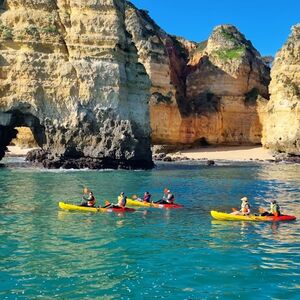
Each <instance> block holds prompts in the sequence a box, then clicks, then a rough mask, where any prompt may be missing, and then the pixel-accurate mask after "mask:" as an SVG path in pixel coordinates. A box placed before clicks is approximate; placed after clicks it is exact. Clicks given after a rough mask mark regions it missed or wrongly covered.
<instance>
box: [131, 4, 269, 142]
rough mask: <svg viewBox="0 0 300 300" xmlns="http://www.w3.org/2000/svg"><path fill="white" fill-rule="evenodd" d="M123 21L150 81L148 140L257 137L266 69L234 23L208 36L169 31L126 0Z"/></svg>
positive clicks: (249, 139) (257, 139) (265, 90)
mask: <svg viewBox="0 0 300 300" xmlns="http://www.w3.org/2000/svg"><path fill="white" fill-rule="evenodd" d="M126 27H127V30H128V32H130V34H131V35H132V38H133V40H134V42H135V44H136V46H137V49H138V53H139V60H140V62H141V63H143V64H144V65H145V67H146V70H147V73H148V75H149V77H150V79H151V81H152V88H151V95H152V96H151V102H150V119H151V127H152V140H153V143H168V144H177V143H182V144H185V143H194V142H197V141H204V140H206V141H207V142H209V143H215V144H220V143H228V144H235V143H260V141H261V131H262V129H261V120H260V116H259V113H258V112H259V111H262V110H263V104H265V101H260V102H259V103H258V101H257V99H258V97H259V96H262V97H263V98H265V99H268V97H269V93H268V84H269V81H270V74H269V73H270V70H269V67H268V66H267V65H266V63H265V62H264V61H263V59H262V58H261V56H260V54H259V53H258V52H257V51H256V50H255V48H254V47H253V46H252V44H251V42H249V41H247V40H246V39H245V37H244V36H243V35H242V34H241V33H240V32H238V30H237V29H236V28H235V27H234V26H230V25H224V26H218V27H216V28H215V29H214V31H213V33H212V35H211V36H210V37H209V39H208V41H205V42H202V43H195V42H189V41H186V40H185V39H183V38H178V37H172V36H170V35H168V34H167V33H165V32H164V31H163V30H162V29H160V28H159V27H158V26H157V25H156V24H155V22H154V21H153V20H152V19H151V18H150V17H149V15H148V14H147V12H145V11H140V10H137V9H136V8H135V7H134V6H133V5H131V4H129V3H127V8H126Z"/></svg>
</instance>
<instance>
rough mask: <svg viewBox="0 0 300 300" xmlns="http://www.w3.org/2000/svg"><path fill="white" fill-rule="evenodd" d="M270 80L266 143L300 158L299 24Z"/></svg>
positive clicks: (277, 57) (279, 58) (277, 62)
mask: <svg viewBox="0 0 300 300" xmlns="http://www.w3.org/2000/svg"><path fill="white" fill-rule="evenodd" d="M271 77H272V81H271V84H270V93H271V99H270V102H269V103H268V106H267V115H266V120H265V126H264V127H265V129H264V136H263V143H264V145H265V146H266V147H267V148H270V149H272V150H275V151H279V152H286V153H289V154H295V155H300V24H297V25H295V26H294V27H293V28H292V33H291V35H290V36H289V38H288V40H287V42H286V43H285V45H284V46H283V47H282V49H281V50H280V51H279V52H278V53H277V55H276V58H275V61H274V64H273V67H272V72H271Z"/></svg>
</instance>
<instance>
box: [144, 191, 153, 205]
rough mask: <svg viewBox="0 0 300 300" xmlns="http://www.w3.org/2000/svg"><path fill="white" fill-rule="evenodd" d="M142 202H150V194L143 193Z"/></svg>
mask: <svg viewBox="0 0 300 300" xmlns="http://www.w3.org/2000/svg"><path fill="white" fill-rule="evenodd" d="M143 201H144V202H147V203H149V202H150V201H151V194H150V193H149V192H145V193H144V197H143Z"/></svg>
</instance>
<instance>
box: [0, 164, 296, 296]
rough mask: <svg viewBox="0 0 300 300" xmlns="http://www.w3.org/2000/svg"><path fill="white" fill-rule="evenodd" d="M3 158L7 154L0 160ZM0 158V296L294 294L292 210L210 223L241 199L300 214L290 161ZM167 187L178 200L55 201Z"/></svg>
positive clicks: (101, 197)
mask: <svg viewBox="0 0 300 300" xmlns="http://www.w3.org/2000/svg"><path fill="white" fill-rule="evenodd" d="M6 162H9V161H7V160H6ZM8 166H9V167H7V168H0V299H300V231H299V229H300V221H299V220H297V221H294V222H290V223H289V222H286V223H280V224H275V223H274V224H271V223H250V222H249V223H247V222H221V221H214V220H212V218H211V217H210V210H212V209H216V210H220V211H228V212H230V211H231V209H232V208H234V207H238V206H239V205H240V198H241V197H242V196H247V197H248V198H249V199H250V203H251V207H252V210H253V211H255V210H257V209H258V207H260V206H262V207H268V206H269V201H270V200H272V199H277V200H278V203H279V204H280V206H281V208H282V211H283V212H284V213H287V214H294V215H296V216H298V218H299V219H300V205H299V204H300V165H292V164H290V165H289V164H254V163H251V164H250V163H234V164H228V163H218V164H217V166H214V167H207V166H205V165H202V164H196V163H194V164H190V163H177V164H172V163H171V164H159V165H158V166H157V168H156V169H154V170H152V171H124V170H123V171H122V170H120V171H112V170H104V171H89V170H82V171H72V170H70V171H66V170H56V171H49V170H41V169H33V168H24V167H22V168H19V167H16V166H15V165H10V164H9V163H8ZM84 187H89V188H90V189H91V190H92V191H94V193H95V195H96V198H97V201H98V204H103V203H104V201H105V200H106V199H108V200H111V201H116V198H117V195H118V193H119V192H121V191H124V192H125V193H126V194H127V195H128V196H131V195H133V194H137V195H142V194H143V192H144V191H149V192H150V193H151V194H152V195H153V199H154V200H155V199H159V198H160V197H161V196H162V192H163V189H164V188H165V187H168V188H170V189H171V190H172V191H173V193H174V194H175V196H176V200H177V202H178V203H181V204H183V205H184V206H185V208H183V209H177V210H162V209H149V210H145V209H139V210H138V211H137V212H135V213H127V214H124V215H117V214H115V213H107V214H103V213H98V214H92V213H80V212H68V211H62V210H60V209H59V208H58V202H59V201H61V200H63V201H66V202H72V203H79V202H80V198H81V195H82V190H83V188H84Z"/></svg>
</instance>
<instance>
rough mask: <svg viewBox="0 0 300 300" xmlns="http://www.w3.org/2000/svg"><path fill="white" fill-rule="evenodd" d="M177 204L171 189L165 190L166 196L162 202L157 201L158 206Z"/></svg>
mask: <svg viewBox="0 0 300 300" xmlns="http://www.w3.org/2000/svg"><path fill="white" fill-rule="evenodd" d="M174 202H175V196H174V195H173V193H171V191H170V190H169V189H165V190H164V196H163V198H162V199H161V200H158V201H156V202H155V203H158V204H174Z"/></svg>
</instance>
